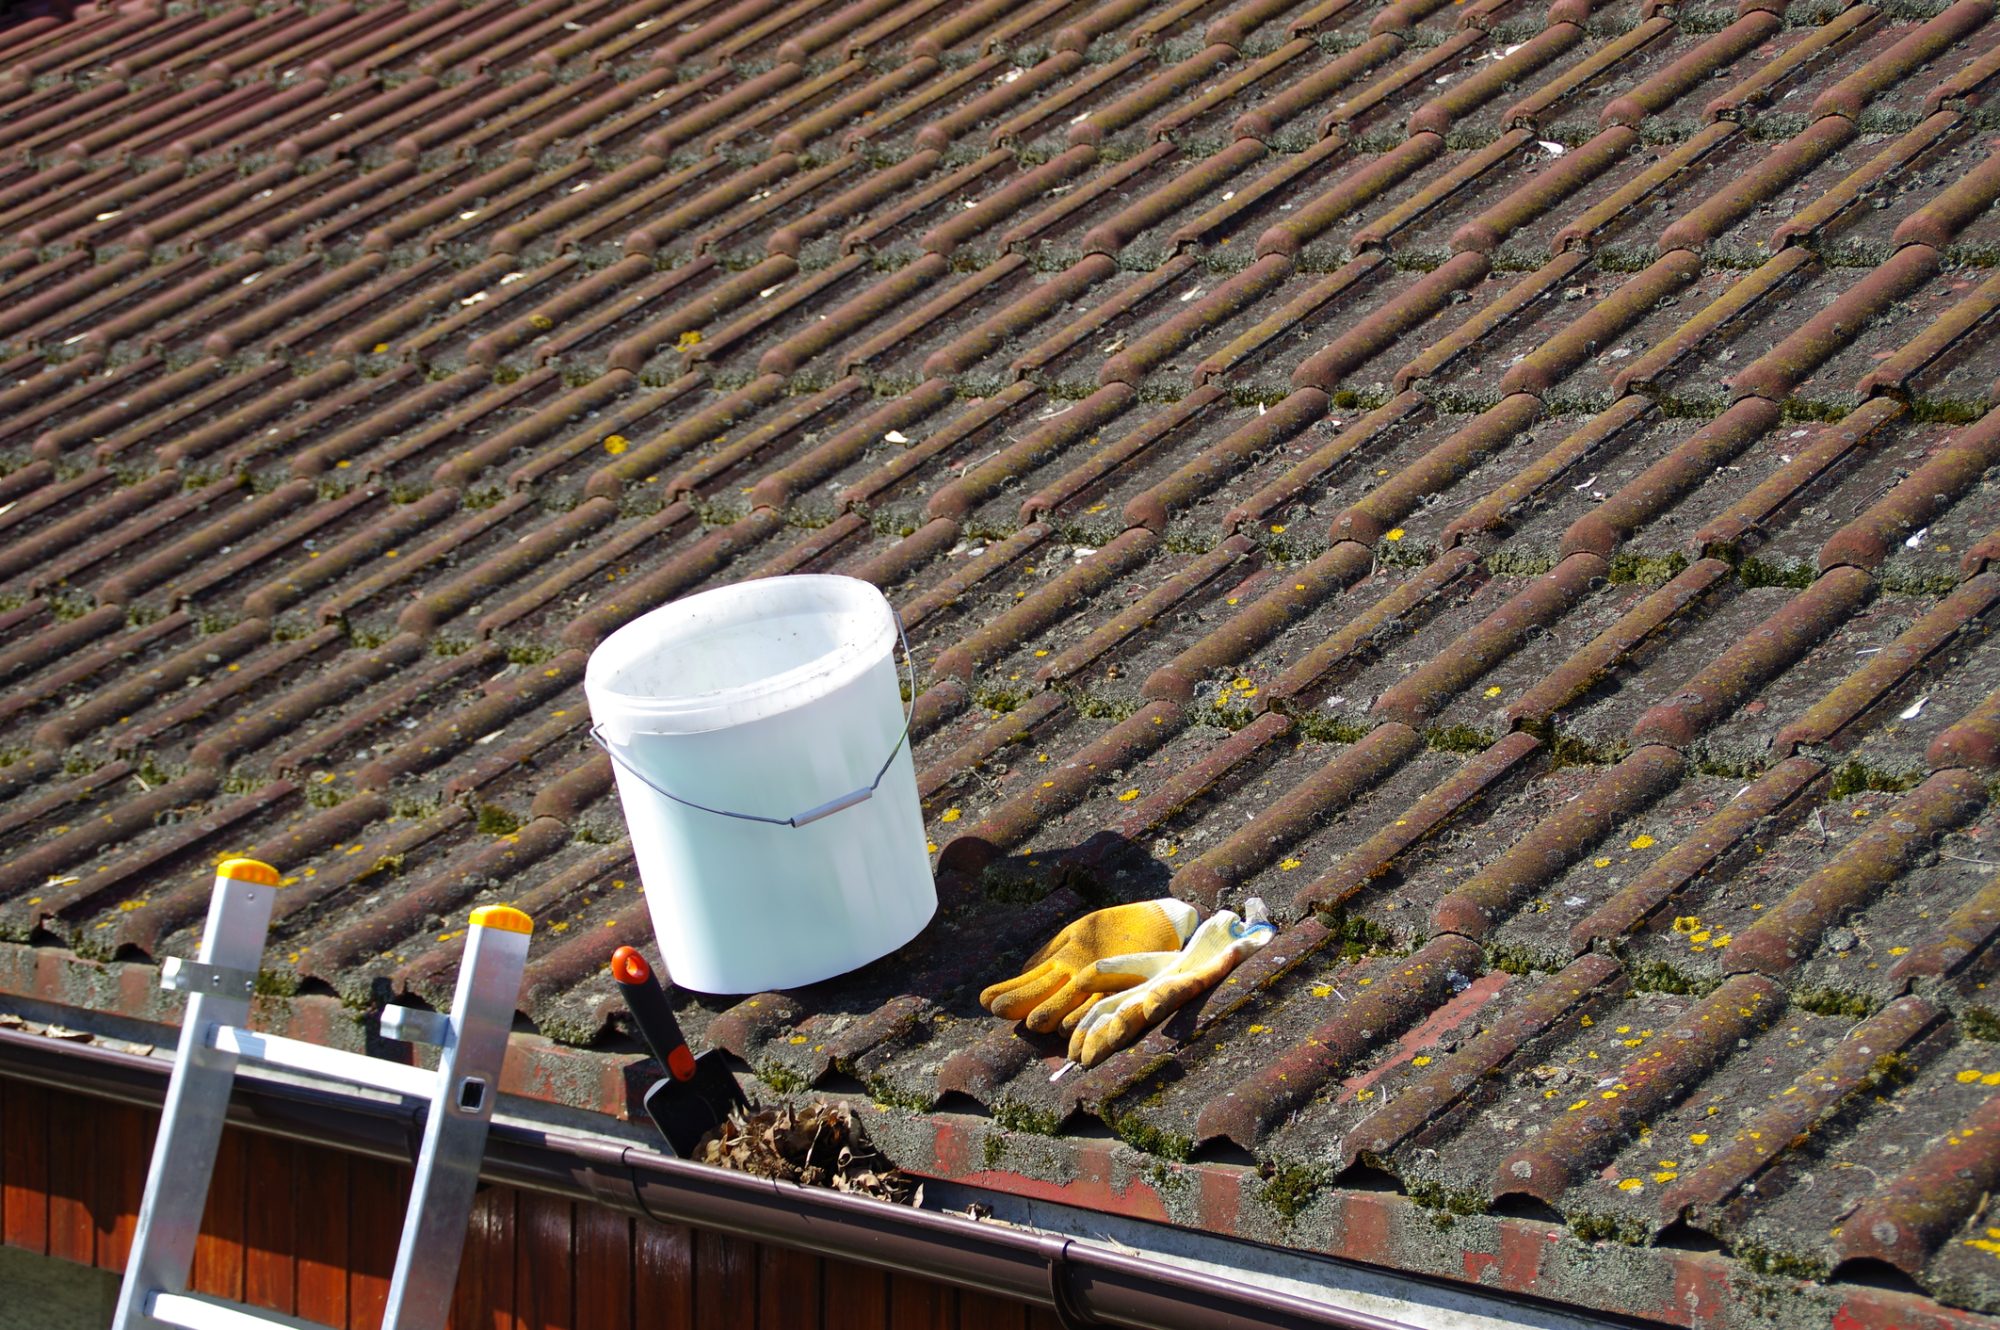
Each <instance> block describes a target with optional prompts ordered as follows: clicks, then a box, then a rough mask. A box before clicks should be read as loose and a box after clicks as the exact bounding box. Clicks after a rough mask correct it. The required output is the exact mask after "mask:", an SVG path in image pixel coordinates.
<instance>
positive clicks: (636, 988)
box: [611, 947, 747, 1158]
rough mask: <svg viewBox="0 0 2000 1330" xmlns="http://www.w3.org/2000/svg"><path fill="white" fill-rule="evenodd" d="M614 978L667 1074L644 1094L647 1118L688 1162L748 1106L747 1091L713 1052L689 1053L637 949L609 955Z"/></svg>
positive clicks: (651, 974) (640, 1031)
mask: <svg viewBox="0 0 2000 1330" xmlns="http://www.w3.org/2000/svg"><path fill="white" fill-rule="evenodd" d="M611 977H612V978H614V979H616V980H617V981H618V991H619V992H621V993H623V994H624V995H625V1006H626V1008H627V1009H628V1010H629V1011H631V1013H632V1021H633V1023H634V1024H635V1025H637V1026H638V1027H639V1035H640V1037H641V1038H643V1039H644V1040H645V1041H646V1047H647V1049H649V1050H650V1051H651V1052H652V1054H653V1057H654V1060H656V1061H657V1062H658V1063H659V1064H660V1065H661V1066H662V1067H664V1068H666V1071H667V1074H666V1075H665V1076H662V1077H661V1078H660V1079H659V1080H657V1081H654V1082H653V1084H652V1085H651V1086H649V1087H648V1088H647V1090H646V1095H645V1101H644V1102H645V1107H646V1115H647V1116H648V1117H650V1118H652V1119H653V1125H654V1126H655V1127H658V1128H659V1129H660V1135H662V1136H664V1137H666V1139H667V1144H668V1146H669V1147H671V1148H672V1150H673V1152H674V1153H675V1154H677V1155H680V1156H681V1157H683V1158H686V1157H689V1156H691V1155H693V1154H694V1149H695V1145H696V1144H697V1143H698V1142H699V1141H700V1140H701V1138H702V1137H703V1136H705V1135H706V1134H708V1133H709V1132H710V1131H712V1130H714V1129H715V1128H716V1127H719V1126H721V1125H722V1122H723V1120H724V1119H725V1118H727V1117H728V1116H729V1113H730V1110H732V1109H736V1108H745V1107H747V1106H746V1104H745V1101H744V1098H743V1090H742V1088H741V1087H740V1086H738V1085H737V1084H736V1078H735V1077H734V1076H731V1075H730V1074H729V1069H728V1068H727V1067H725V1066H723V1065H722V1060H721V1059H720V1058H718V1057H716V1056H715V1055H714V1054H712V1053H711V1054H705V1055H703V1056H702V1057H699V1058H697V1057H696V1056H695V1055H694V1052H693V1050H691V1049H690V1048H688V1044H687V1040H686V1039H685V1038H683V1037H682V1035H681V1027H680V1022H679V1021H676V1020H675V1019H674V1009H673V1007H672V1005H671V1004H669V1003H668V1001H667V994H666V991H665V990H664V989H662V988H661V987H660V985H659V982H658V981H657V980H656V979H654V978H653V967H652V966H650V965H648V964H647V963H646V958H645V957H644V956H642V955H640V954H639V952H638V950H637V949H636V948H634V947H620V948H618V950H617V951H615V952H613V953H612V954H611Z"/></svg>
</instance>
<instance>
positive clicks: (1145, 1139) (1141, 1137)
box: [1111, 1116, 1194, 1164]
mask: <svg viewBox="0 0 2000 1330" xmlns="http://www.w3.org/2000/svg"><path fill="white" fill-rule="evenodd" d="M1111 1130H1113V1131H1114V1132H1116V1133H1118V1139H1119V1140H1121V1141H1124V1142H1125V1143H1126V1144H1127V1145H1129V1146H1131V1147H1132V1148H1133V1149H1135V1150H1143V1151H1145V1152H1146V1153H1147V1154H1149V1155H1157V1156H1159V1157H1160V1158H1161V1159H1171V1160H1173V1161H1174V1162H1175V1163H1180V1164H1184V1163H1186V1162H1187V1161H1188V1158H1189V1157H1190V1156H1191V1155H1193V1154H1194V1139H1193V1138H1192V1137H1189V1136H1182V1135H1180V1134H1178V1133H1176V1132H1170V1131H1166V1130H1163V1129H1162V1128H1159V1127H1155V1126H1154V1125H1153V1124H1151V1123H1150V1122H1142V1121H1140V1120H1139V1119H1138V1118H1136V1117H1130V1116H1125V1117H1119V1118H1117V1119H1116V1120H1114V1121H1113V1122H1112V1123H1111Z"/></svg>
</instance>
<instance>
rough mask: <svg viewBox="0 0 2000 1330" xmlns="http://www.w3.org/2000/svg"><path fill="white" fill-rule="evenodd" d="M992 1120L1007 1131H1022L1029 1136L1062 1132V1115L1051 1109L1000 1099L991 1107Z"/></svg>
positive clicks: (1051, 1134) (1052, 1134)
mask: <svg viewBox="0 0 2000 1330" xmlns="http://www.w3.org/2000/svg"><path fill="white" fill-rule="evenodd" d="M993 1120H994V1121H995V1122H997V1123H999V1124H1000V1125H1001V1126H1002V1127H1003V1128H1005V1129H1006V1130H1008V1131H1024V1132H1027V1133H1028V1134H1029V1135H1031V1136H1054V1135H1055V1134H1056V1133H1057V1132H1059V1131H1061V1130H1062V1114H1060V1113H1058V1112H1056V1111H1055V1110H1054V1109H1052V1108H1036V1107H1034V1106H1032V1105H1029V1104H1022V1103H1017V1102H1015V1101H1014V1100H1012V1099H1002V1100H1001V1101H1000V1102H999V1103H997V1104H995V1105H993Z"/></svg>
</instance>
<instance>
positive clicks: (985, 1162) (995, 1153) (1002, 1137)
mask: <svg viewBox="0 0 2000 1330" xmlns="http://www.w3.org/2000/svg"><path fill="white" fill-rule="evenodd" d="M1006 1157H1007V1133H1006V1132H1004V1131H989V1132H987V1133H986V1140H985V1141H984V1142H983V1143H982V1144H981V1145H980V1147H979V1163H980V1167H982V1168H984V1169H985V1170H986V1171H987V1172H989V1173H991V1172H992V1171H993V1170H994V1169H996V1168H998V1167H1000V1164H1001V1161H1002V1160H1004V1159H1005V1158H1006Z"/></svg>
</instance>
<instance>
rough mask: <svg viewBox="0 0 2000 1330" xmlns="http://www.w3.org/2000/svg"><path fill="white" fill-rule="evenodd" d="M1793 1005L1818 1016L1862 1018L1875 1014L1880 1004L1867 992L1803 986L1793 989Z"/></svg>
mask: <svg viewBox="0 0 2000 1330" xmlns="http://www.w3.org/2000/svg"><path fill="white" fill-rule="evenodd" d="M1792 1005H1793V1006H1794V1007H1798V1008H1800V1009H1801V1010H1804V1011H1809V1012H1812V1013H1813V1014H1814V1015H1816V1016H1844V1017H1846V1018H1847V1019H1849V1020H1861V1019H1863V1018H1865V1017H1868V1016H1872V1015H1874V1014H1875V1008H1876V1007H1877V1006H1878V1005H1880V1004H1879V1003H1877V1002H1876V1001H1875V1000H1874V999H1873V998H1871V997H1868V996H1867V995H1866V994H1862V993H1855V992H1851V991H1846V990H1842V989H1838V988H1801V989H1794V990H1793V991H1792Z"/></svg>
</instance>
